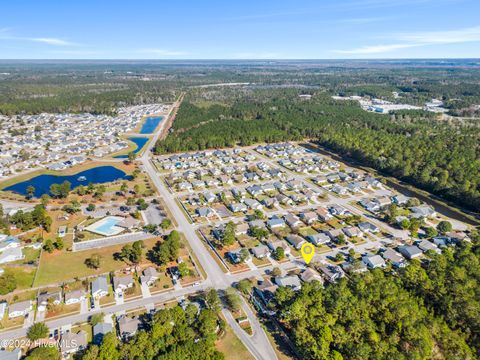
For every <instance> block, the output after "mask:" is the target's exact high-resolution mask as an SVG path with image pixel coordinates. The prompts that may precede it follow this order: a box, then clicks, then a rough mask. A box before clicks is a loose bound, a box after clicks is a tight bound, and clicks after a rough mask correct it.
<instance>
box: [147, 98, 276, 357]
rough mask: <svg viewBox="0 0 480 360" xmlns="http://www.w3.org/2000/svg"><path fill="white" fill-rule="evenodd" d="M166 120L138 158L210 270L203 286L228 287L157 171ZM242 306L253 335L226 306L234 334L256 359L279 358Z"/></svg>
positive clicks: (226, 312)
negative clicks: (155, 158) (155, 153)
mask: <svg viewBox="0 0 480 360" xmlns="http://www.w3.org/2000/svg"><path fill="white" fill-rule="evenodd" d="M173 109H175V106H173V107H172V111H173ZM166 123H167V121H162V123H161V124H160V126H159V129H157V132H156V133H155V135H154V136H153V139H152V141H151V142H150V143H149V144H148V145H147V148H146V149H145V152H144V153H143V155H142V157H141V158H140V159H139V160H140V161H141V162H142V163H143V167H144V170H145V171H146V172H147V173H148V175H149V176H150V178H151V179H152V181H153V183H154V184H155V187H156V188H157V190H158V191H159V193H160V196H161V197H162V198H163V199H164V201H165V202H166V204H167V207H168V209H169V210H170V212H171V213H172V215H173V217H174V218H175V220H176V221H177V223H178V230H179V231H181V232H182V233H183V234H184V235H185V237H186V238H187V241H188V242H189V244H190V246H191V247H192V250H193V252H194V253H195V255H196V256H197V258H198V260H199V262H200V265H201V266H202V267H203V269H204V270H205V272H206V274H207V279H206V280H205V281H204V282H203V284H202V285H203V286H205V287H207V288H208V287H213V288H216V289H225V288H227V287H229V286H231V281H230V280H229V278H228V277H227V276H226V275H225V274H224V273H223V271H222V269H220V267H219V266H218V265H217V263H216V262H215V261H213V259H212V258H211V255H210V254H209V252H208V250H207V249H206V247H205V246H204V244H203V243H202V240H201V239H200V238H199V237H198V235H197V233H196V232H195V227H194V225H193V224H190V223H189V222H188V221H187V218H186V217H185V215H184V214H183V213H182V211H181V210H180V208H179V207H178V206H177V204H176V202H175V197H174V196H173V195H172V194H171V193H170V192H169V191H168V189H167V188H166V186H165V184H164V183H163V182H162V181H161V179H160V177H159V176H158V173H157V172H156V170H155V168H154V167H153V165H152V163H151V161H150V155H151V150H152V148H153V146H154V145H155V143H156V141H157V140H158V138H159V136H160V134H162V132H163V127H164V126H165V124H166ZM242 301H243V305H242V309H243V310H244V312H245V313H246V314H247V317H248V319H249V321H250V324H251V326H252V330H253V335H252V336H249V335H248V334H247V333H246V332H245V331H244V330H243V329H241V328H240V326H238V324H237V323H236V321H235V320H234V319H233V317H232V315H231V314H230V312H228V311H227V310H224V314H225V317H226V319H227V322H228V324H229V325H230V326H231V327H232V329H233V331H234V332H235V334H236V335H237V336H238V337H239V338H240V339H241V340H242V342H243V343H244V344H245V346H246V347H247V348H248V350H249V351H250V352H251V353H252V355H253V356H254V357H255V358H256V359H276V358H277V355H276V354H275V351H274V350H273V348H272V345H271V344H270V342H269V340H268V338H267V335H266V334H265V332H264V330H263V329H262V327H261V325H260V322H259V321H258V319H257V318H256V316H255V314H254V313H253V312H252V311H251V309H250V308H249V306H248V305H247V304H246V303H245V301H244V300H243V298H242Z"/></svg>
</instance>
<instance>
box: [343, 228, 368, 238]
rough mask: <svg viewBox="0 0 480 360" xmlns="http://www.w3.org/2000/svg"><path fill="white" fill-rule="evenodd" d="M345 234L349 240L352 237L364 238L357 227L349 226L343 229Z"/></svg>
mask: <svg viewBox="0 0 480 360" xmlns="http://www.w3.org/2000/svg"><path fill="white" fill-rule="evenodd" d="M342 231H343V233H344V234H345V235H346V236H348V237H349V238H352V237H360V236H362V235H363V234H362V232H361V231H360V229H359V228H358V227H356V226H347V227H344V228H343V229H342Z"/></svg>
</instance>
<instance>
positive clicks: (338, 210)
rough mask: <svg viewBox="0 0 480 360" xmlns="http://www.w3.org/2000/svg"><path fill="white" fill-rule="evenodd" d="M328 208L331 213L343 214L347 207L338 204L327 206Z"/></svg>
mask: <svg viewBox="0 0 480 360" xmlns="http://www.w3.org/2000/svg"><path fill="white" fill-rule="evenodd" d="M328 210H329V211H330V213H331V214H332V215H340V216H342V215H345V214H346V213H347V209H345V208H344V207H342V206H340V205H336V204H335V205H332V206H330V207H329V208H328Z"/></svg>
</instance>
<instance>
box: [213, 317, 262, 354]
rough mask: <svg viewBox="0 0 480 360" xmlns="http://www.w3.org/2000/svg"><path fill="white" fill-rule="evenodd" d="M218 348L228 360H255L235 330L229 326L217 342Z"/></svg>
mask: <svg viewBox="0 0 480 360" xmlns="http://www.w3.org/2000/svg"><path fill="white" fill-rule="evenodd" d="M216 347H217V350H218V351H221V352H222V353H223V354H224V355H225V359H227V360H253V359H254V357H253V356H252V354H250V352H249V351H248V349H247V348H246V347H245V345H243V343H242V342H241V341H240V340H239V339H238V337H237V336H236V335H235V333H234V332H233V330H232V329H231V328H230V327H229V326H228V325H227V326H226V327H225V332H224V333H223V334H222V336H221V338H220V339H219V340H218V341H217V343H216Z"/></svg>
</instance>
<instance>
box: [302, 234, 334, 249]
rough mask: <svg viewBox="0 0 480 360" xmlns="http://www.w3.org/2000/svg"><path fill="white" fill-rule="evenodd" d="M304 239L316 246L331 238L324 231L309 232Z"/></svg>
mask: <svg viewBox="0 0 480 360" xmlns="http://www.w3.org/2000/svg"><path fill="white" fill-rule="evenodd" d="M306 239H307V240H308V241H309V242H311V243H312V244H313V245H316V246H320V245H322V244H326V243H328V242H330V240H331V239H330V237H329V236H328V235H327V234H325V233H317V234H311V235H308V236H307V237H306Z"/></svg>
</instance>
